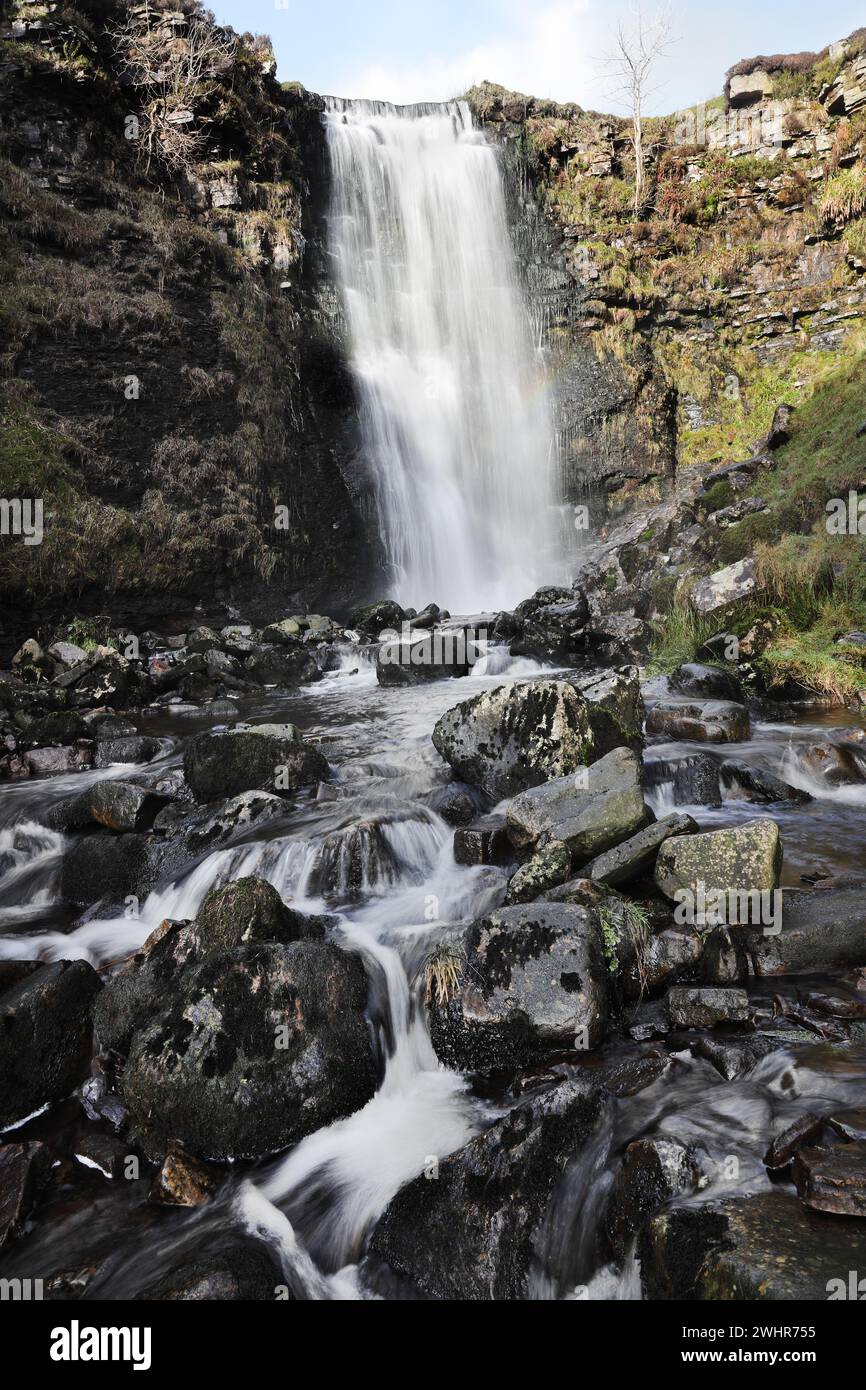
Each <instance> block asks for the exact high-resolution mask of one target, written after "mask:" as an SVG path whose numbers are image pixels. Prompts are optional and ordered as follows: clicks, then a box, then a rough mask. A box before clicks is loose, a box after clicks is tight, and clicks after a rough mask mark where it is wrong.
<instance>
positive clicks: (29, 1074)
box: [0, 960, 102, 1125]
mask: <svg viewBox="0 0 866 1390" xmlns="http://www.w3.org/2000/svg"><path fill="white" fill-rule="evenodd" d="M101 988H102V983H101V981H100V979H99V976H98V975H97V973H96V971H95V970H94V969H93V966H92V965H88V964H87V962H86V961H83V960H61V961H55V962H54V963H53V964H51V965H44V966H43V967H42V968H41V969H40V970H37V971H34V972H32V973H28V974H27V975H25V976H24V977H23V978H22V979H20V980H19V981H18V983H17V984H13V985H12V987H11V988H10V989H7V990H6V991H5V992H4V993H3V994H2V995H0V1125H9V1124H12V1123H13V1122H14V1121H15V1120H20V1119H23V1118H24V1116H26V1115H32V1114H33V1112H34V1111H35V1110H39V1109H40V1108H41V1107H42V1106H43V1105H47V1104H50V1103H52V1102H54V1101H58V1100H63V1098H64V1097H65V1096H67V1095H68V1094H69V1092H70V1091H71V1090H72V1088H73V1086H75V1084H76V1082H78V1081H80V1080H81V1075H82V1071H85V1070H86V1068H87V1065H88V1063H89V1061H90V1041H91V1009H92V1005H93V999H94V996H95V995H97V994H98V992H99V990H100V989H101Z"/></svg>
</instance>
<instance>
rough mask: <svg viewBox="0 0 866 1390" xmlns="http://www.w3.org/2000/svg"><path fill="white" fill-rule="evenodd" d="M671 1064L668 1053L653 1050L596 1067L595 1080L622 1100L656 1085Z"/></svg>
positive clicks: (609, 1093)
mask: <svg viewBox="0 0 866 1390" xmlns="http://www.w3.org/2000/svg"><path fill="white" fill-rule="evenodd" d="M670 1065H671V1059H670V1057H668V1056H667V1054H665V1053H662V1052H658V1051H656V1050H653V1051H651V1052H644V1053H641V1054H640V1055H638V1056H632V1057H624V1058H620V1059H617V1060H616V1061H613V1062H608V1063H606V1064H604V1065H603V1066H601V1067H599V1068H597V1069H594V1070H593V1073H592V1076H593V1080H597V1081H598V1084H599V1085H600V1086H603V1087H604V1089H605V1090H606V1091H607V1093H608V1095H611V1096H615V1097H616V1098H617V1100H622V1099H624V1098H625V1097H627V1096H638V1095H640V1093H641V1091H646V1090H648V1088H649V1087H650V1086H654V1085H655V1083H656V1082H657V1081H658V1080H659V1078H660V1077H662V1076H664V1074H665V1072H666V1071H667V1070H668V1068H669V1067H670Z"/></svg>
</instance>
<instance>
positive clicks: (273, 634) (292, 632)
mask: <svg viewBox="0 0 866 1390" xmlns="http://www.w3.org/2000/svg"><path fill="white" fill-rule="evenodd" d="M302 632H303V628H302V627H301V624H300V622H299V621H298V619H297V618H281V619H280V621H279V622H278V623H270V624H269V625H268V626H267V627H266V628H264V629H263V631H262V642H263V643H264V644H265V646H276V647H295V648H298V649H299V639H300V637H301V634H302Z"/></svg>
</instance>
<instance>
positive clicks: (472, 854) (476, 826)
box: [454, 815, 514, 865]
mask: <svg viewBox="0 0 866 1390" xmlns="http://www.w3.org/2000/svg"><path fill="white" fill-rule="evenodd" d="M454 858H455V860H456V861H457V863H458V864H469V865H471V864H507V863H509V861H510V860H512V859H513V858H514V851H513V849H512V848H511V841H510V840H509V838H508V829H507V827H506V824H505V817H504V816H502V815H491V816H479V817H478V819H477V820H474V821H473V822H472V824H471V825H466V826H460V827H459V828H458V829H457V830H455V832H454Z"/></svg>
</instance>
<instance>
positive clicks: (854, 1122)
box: [827, 1109, 866, 1144]
mask: <svg viewBox="0 0 866 1390" xmlns="http://www.w3.org/2000/svg"><path fill="white" fill-rule="evenodd" d="M827 1124H828V1125H829V1126H830V1128H831V1129H832V1130H834V1131H835V1132H836V1134H838V1135H840V1136H841V1137H842V1138H843V1139H846V1140H847V1141H848V1143H849V1144H866V1109H863V1110H836V1111H834V1112H833V1114H832V1115H829V1116H828V1117H827Z"/></svg>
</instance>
